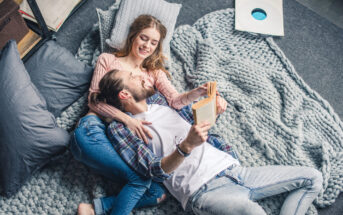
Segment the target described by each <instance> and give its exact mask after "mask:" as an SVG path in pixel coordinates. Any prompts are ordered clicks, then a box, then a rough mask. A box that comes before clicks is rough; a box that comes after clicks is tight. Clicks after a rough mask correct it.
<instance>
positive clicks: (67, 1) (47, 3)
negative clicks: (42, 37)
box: [20, 0, 81, 31]
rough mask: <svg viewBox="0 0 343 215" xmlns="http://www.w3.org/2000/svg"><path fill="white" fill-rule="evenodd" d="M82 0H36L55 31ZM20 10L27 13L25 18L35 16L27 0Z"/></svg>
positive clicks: (47, 23) (48, 24) (49, 25)
mask: <svg viewBox="0 0 343 215" xmlns="http://www.w3.org/2000/svg"><path fill="white" fill-rule="evenodd" d="M80 1H81V0H36V2H37V5H38V7H39V9H40V11H41V13H42V16H43V18H44V21H45V23H46V25H47V26H48V27H49V28H50V29H52V30H54V31H57V30H58V29H59V27H60V26H61V25H62V24H63V22H64V21H65V20H66V19H67V17H68V15H69V14H70V13H71V11H72V10H73V9H74V7H75V6H76V5H77V4H78V3H79V2H80ZM20 12H21V13H23V14H25V15H26V16H24V17H25V18H27V17H28V16H29V17H31V18H34V15H33V13H32V10H31V8H30V5H29V3H28V2H27V0H24V1H23V2H22V3H21V4H20ZM31 20H32V19H31Z"/></svg>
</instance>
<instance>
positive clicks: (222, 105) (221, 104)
mask: <svg viewBox="0 0 343 215" xmlns="http://www.w3.org/2000/svg"><path fill="white" fill-rule="evenodd" d="M216 103H217V115H218V114H222V113H224V111H225V110H226V107H227V101H225V99H224V98H222V97H221V96H220V95H219V93H218V92H217V100H216Z"/></svg>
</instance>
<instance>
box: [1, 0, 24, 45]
mask: <svg viewBox="0 0 343 215" xmlns="http://www.w3.org/2000/svg"><path fill="white" fill-rule="evenodd" d="M18 9H19V5H18V4H17V3H15V2H14V1H13V0H3V2H1V3H0V50H1V49H2V47H4V46H5V44H6V43H7V42H8V41H9V40H10V39H15V40H16V41H17V43H19V41H20V40H21V39H22V38H23V37H24V36H25V35H26V34H27V33H28V32H29V29H28V27H27V25H26V23H25V21H24V19H23V18H22V17H21V15H20V13H19V12H18Z"/></svg>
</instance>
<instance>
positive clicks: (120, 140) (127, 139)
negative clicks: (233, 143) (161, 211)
mask: <svg viewBox="0 0 343 215" xmlns="http://www.w3.org/2000/svg"><path fill="white" fill-rule="evenodd" d="M147 103H148V104H159V105H165V106H168V103H167V101H166V99H165V98H164V97H163V96H162V94H160V93H156V94H155V95H153V96H151V97H150V98H148V99H147ZM177 112H178V113H179V114H180V116H181V117H182V118H183V119H185V120H186V121H187V122H189V123H190V124H193V123H194V119H193V114H192V108H191V105H187V106H185V107H183V108H182V109H181V110H177ZM107 132H108V136H109V139H110V140H111V142H112V144H113V146H114V148H115V149H116V151H117V152H118V153H119V154H120V156H121V158H122V159H123V160H124V161H125V162H126V163H127V164H128V165H129V166H130V167H131V168H133V169H134V170H135V171H136V172H138V173H139V174H141V175H142V176H144V177H145V178H152V179H154V180H155V181H158V182H162V181H164V180H165V179H167V178H169V177H170V176H171V174H167V173H165V172H164V171H163V169H162V168H161V160H162V157H157V156H156V155H155V154H154V153H153V152H152V150H151V149H150V148H149V146H148V145H147V144H145V143H144V142H143V140H141V139H140V138H138V137H137V136H136V135H134V134H133V133H132V132H131V131H130V130H129V129H128V128H127V127H126V126H125V125H124V124H123V123H121V122H116V121H113V122H112V123H111V124H110V125H109V126H108V130H107ZM207 142H208V143H209V144H211V145H213V146H214V147H216V148H218V149H219V150H222V151H225V152H230V146H229V145H228V144H226V143H225V142H224V141H223V140H222V139H221V138H220V137H219V136H218V135H215V134H209V135H208V139H207Z"/></svg>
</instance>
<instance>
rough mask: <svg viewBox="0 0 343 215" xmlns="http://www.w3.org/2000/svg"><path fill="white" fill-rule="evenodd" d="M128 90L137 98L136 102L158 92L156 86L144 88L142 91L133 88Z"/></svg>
mask: <svg viewBox="0 0 343 215" xmlns="http://www.w3.org/2000/svg"><path fill="white" fill-rule="evenodd" d="M128 90H129V91H130V92H131V94H132V97H133V98H134V99H135V101H136V102H140V101H143V100H144V99H147V98H149V97H150V96H152V95H154V94H155V93H156V90H155V88H154V87H149V88H143V89H142V90H141V91H137V90H132V89H128Z"/></svg>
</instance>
